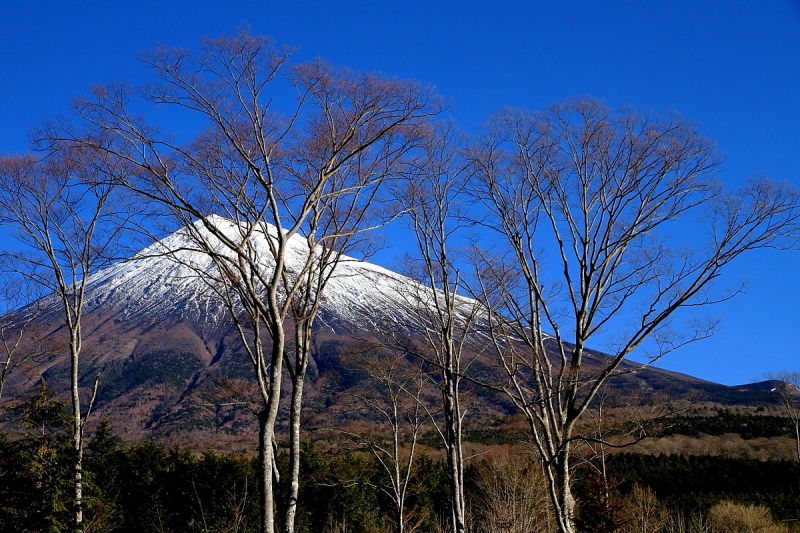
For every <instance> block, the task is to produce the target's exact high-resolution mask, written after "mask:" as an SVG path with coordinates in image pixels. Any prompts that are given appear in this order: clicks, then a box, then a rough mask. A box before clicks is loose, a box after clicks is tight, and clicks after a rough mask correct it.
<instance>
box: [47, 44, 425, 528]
mask: <svg viewBox="0 0 800 533" xmlns="http://www.w3.org/2000/svg"><path fill="white" fill-rule="evenodd" d="M289 56H290V51H289V50H286V49H278V48H276V47H274V46H273V45H272V43H271V42H270V41H269V40H268V39H266V38H262V37H255V36H251V35H249V34H248V33H247V32H246V31H240V32H239V33H238V34H237V35H235V36H233V37H230V38H221V39H218V40H207V41H204V42H203V43H202V46H201V47H200V50H199V53H197V54H195V53H193V52H192V51H190V50H184V49H172V48H159V49H156V50H154V51H152V52H150V53H148V54H145V55H144V61H145V64H146V65H147V66H148V67H149V68H150V69H152V71H153V72H154V73H155V75H156V76H157V77H158V79H159V81H158V82H157V83H154V84H151V85H148V86H145V87H143V88H140V90H139V91H140V92H141V94H142V95H143V96H144V98H145V99H146V100H149V101H150V102H152V103H154V104H156V105H169V106H175V107H177V108H179V109H181V110H183V111H187V112H189V113H191V114H193V115H195V116H199V117H200V118H201V119H203V120H204V121H205V124H206V127H205V129H204V130H203V131H201V132H200V133H199V134H198V135H197V136H196V137H195V138H194V139H193V140H191V141H190V142H188V143H179V142H177V141H176V140H175V138H174V137H170V136H166V135H162V134H161V131H160V130H159V129H158V128H156V127H153V126H151V125H149V124H148V123H147V122H145V120H144V119H143V118H141V117H139V116H137V115H134V114H133V112H132V111H131V109H132V107H133V105H135V104H134V101H135V98H134V97H135V96H136V94H137V93H136V91H134V90H132V89H131V88H129V87H125V86H118V85H113V86H105V87H99V88H96V89H95V98H94V99H93V100H91V101H90V100H84V101H79V102H77V103H76V110H77V112H78V114H79V116H80V117H81V118H82V119H83V124H84V126H85V128H84V130H83V131H82V132H79V133H73V132H70V131H69V130H66V132H65V131H54V132H52V133H50V134H49V135H48V138H49V139H50V141H51V142H53V143H54V144H56V145H57V146H71V145H73V144H76V143H77V144H78V145H82V146H90V147H93V148H97V149H101V150H105V151H106V152H107V153H109V154H110V155H112V156H114V157H116V159H117V163H118V168H119V169H122V172H124V173H125V178H124V179H123V180H122V182H123V183H124V184H125V185H126V186H128V187H130V188H131V189H133V190H135V191H136V192H138V193H139V194H141V195H143V196H144V197H145V198H148V199H150V200H153V201H155V202H158V203H160V205H162V206H163V207H164V209H165V210H166V211H167V212H168V213H169V214H170V215H171V216H172V217H173V218H174V220H176V221H177V222H178V223H179V224H180V225H182V226H184V227H186V228H187V230H186V232H187V233H186V234H187V235H188V236H189V237H190V240H191V241H192V244H191V245H189V246H190V247H192V248H193V249H195V250H197V251H200V252H201V253H202V254H203V255H204V256H206V257H208V258H211V259H212V261H213V268H211V269H210V270H209V271H207V273H206V274H207V275H209V276H211V277H212V278H213V279H214V280H217V281H220V282H222V283H223V284H225V289H224V290H226V291H229V292H230V295H231V296H232V297H233V298H234V300H235V305H232V306H230V310H231V311H232V312H233V313H234V315H235V316H236V317H239V318H238V319H237V327H238V330H239V333H240V337H241V339H242V343H243V345H244V346H245V349H246V351H247V353H248V355H249V357H250V361H251V363H252V365H253V369H254V371H255V375H256V381H257V382H258V386H259V390H260V394H261V400H262V409H261V411H260V413H259V420H260V440H259V442H260V454H259V455H260V457H261V475H260V485H261V494H262V501H261V502H260V505H261V510H262V520H261V528H262V531H264V532H270V533H272V531H274V528H275V520H274V510H273V509H274V504H275V499H274V490H273V489H274V487H273V479H272V473H273V471H274V453H273V451H272V449H273V446H272V444H273V442H274V431H275V422H276V419H277V415H278V409H279V401H280V398H281V378H282V371H283V367H284V364H283V363H284V359H286V361H287V362H289V363H292V364H291V365H290V366H289V372H290V374H291V377H292V385H293V393H292V401H291V412H290V428H291V429H290V435H289V436H290V449H291V453H290V457H291V463H292V464H291V466H290V480H289V486H290V490H289V491H288V497H287V502H286V506H285V513H286V514H285V517H284V521H283V529H284V531H287V533H288V532H291V531H292V530H293V526H294V509H295V507H296V497H297V487H298V486H299V483H298V480H297V476H298V473H299V469H298V466H299V451H300V448H299V420H300V418H299V413H300V408H301V403H302V389H303V376H304V375H305V369H306V364H307V358H308V350H309V349H310V340H309V339H310V335H311V332H312V327H313V323H314V317H315V316H316V313H317V311H318V309H319V303H320V301H321V300H320V298H322V290H323V289H324V286H325V284H326V283H327V280H329V279H330V277H331V276H332V275H333V273H334V271H335V268H336V265H338V263H339V262H340V261H341V259H342V257H343V256H342V254H343V253H345V252H347V251H348V250H350V249H351V246H353V245H354V241H358V240H359V239H357V238H356V237H355V236H356V235H358V234H359V233H360V232H362V231H364V230H365V229H366V228H367V227H369V226H370V225H371V223H370V222H369V221H370V220H372V215H373V213H372V211H371V204H372V202H373V201H374V200H375V198H377V197H378V195H379V191H380V189H381V188H380V185H381V183H382V182H383V180H385V179H387V178H388V177H391V176H392V175H393V174H394V173H395V165H396V162H397V161H398V159H399V158H401V157H402V156H403V155H404V154H405V153H406V152H407V150H408V149H409V147H410V146H412V145H413V143H414V139H415V137H416V135H417V128H418V126H419V123H420V121H421V120H422V119H423V118H424V117H426V116H428V115H430V114H432V113H435V112H437V111H438V109H439V107H440V104H439V103H438V99H437V98H436V97H435V96H434V95H433V94H432V92H431V91H430V90H429V89H427V88H424V87H420V86H418V85H417V84H415V83H411V82H403V81H396V80H391V79H387V78H385V77H383V76H380V75H373V74H363V73H357V72H352V71H348V70H345V69H336V68H334V67H332V66H330V65H329V64H326V63H323V62H321V61H317V62H314V63H310V64H305V65H296V66H291V67H290V66H289V65H288V61H289ZM283 74H285V77H282V75H283ZM281 83H284V84H283V85H280V84H281ZM275 84H278V86H279V87H278V88H277V89H276V90H273V86H274V85H275ZM286 94H290V95H291V94H295V95H296V99H295V100H294V101H293V102H292V103H290V104H289V105H287V106H284V107H283V108H282V109H276V105H277V104H276V105H273V96H275V95H278V96H280V95H286ZM287 110H288V111H287ZM282 112H283V113H282ZM212 214H216V215H219V216H216V217H215V216H210V215H212ZM287 327H294V333H295V336H296V338H295V343H294V346H293V348H294V356H293V357H289V356H288V355H287V354H286V350H287V348H292V346H291V345H290V344H287V331H286V328H287ZM289 335H290V336H291V333H289Z"/></svg>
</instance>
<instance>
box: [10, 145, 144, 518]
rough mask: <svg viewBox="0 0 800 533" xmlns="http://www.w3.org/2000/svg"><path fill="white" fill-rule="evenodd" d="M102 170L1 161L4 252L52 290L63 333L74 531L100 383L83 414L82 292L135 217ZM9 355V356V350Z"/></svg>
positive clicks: (81, 160) (92, 156) (80, 155)
mask: <svg viewBox="0 0 800 533" xmlns="http://www.w3.org/2000/svg"><path fill="white" fill-rule="evenodd" d="M98 156H99V157H98ZM104 165H105V163H104V161H103V157H102V154H97V153H94V152H92V151H86V150H69V151H62V152H59V153H57V154H50V155H49V157H45V158H39V157H35V156H14V157H5V158H2V159H0V212H2V214H0V224H4V225H6V226H7V227H10V228H12V229H13V230H14V231H15V237H16V239H17V241H18V245H17V247H16V250H17V251H15V252H9V254H11V256H12V257H13V258H14V259H15V260H16V262H17V264H18V265H20V266H19V273H20V274H23V275H24V276H26V277H27V278H28V281H30V282H32V283H35V284H38V285H40V286H41V287H43V289H44V291H45V292H46V293H50V294H49V295H47V296H46V298H48V300H45V301H44V302H39V305H47V304H48V303H51V304H54V306H55V308H56V309H60V313H58V314H59V315H60V321H63V325H64V331H66V333H67V338H66V339H64V345H65V346H67V348H68V349H67V352H68V357H69V366H70V372H69V375H70V399H71V407H72V417H71V418H72V439H73V451H74V457H75V463H74V473H75V484H74V487H75V497H74V501H75V525H76V527H80V526H81V523H82V521H83V513H82V498H83V483H82V458H83V447H84V438H83V433H84V428H85V425H86V421H87V420H88V418H89V414H90V412H91V409H92V403H93V401H94V396H95V394H96V392H97V383H98V379H99V376H97V379H96V380H95V385H94V391H93V392H92V394H91V399H90V400H89V402H88V407H87V409H86V410H85V412H84V410H83V408H82V407H81V394H80V390H79V378H80V376H79V373H78V364H79V360H80V355H81V351H82V349H83V341H84V334H83V330H82V318H83V306H84V294H85V288H86V283H87V281H88V279H89V276H90V275H91V274H92V273H94V272H95V271H97V270H98V269H99V268H101V267H102V266H104V265H106V264H108V261H109V260H110V259H113V256H114V251H115V249H116V246H117V245H118V244H119V242H120V239H121V238H122V236H123V235H124V232H125V230H126V228H127V221H128V220H130V219H131V218H133V217H135V215H136V212H135V210H133V209H131V208H130V206H129V205H127V204H126V203H125V202H124V201H122V198H121V197H120V196H119V194H118V193H119V191H118V189H117V188H116V187H115V186H114V185H113V184H109V183H107V182H104V181H102V180H99V179H98V177H99V176H101V175H102V173H101V172H100V171H99V170H98V169H100V168H102V167H103V166H104ZM28 311H32V309H29V310H28ZM34 316H35V315H34ZM6 353H7V355H8V356H9V357H10V356H11V355H12V354H10V353H9V348H8V345H6Z"/></svg>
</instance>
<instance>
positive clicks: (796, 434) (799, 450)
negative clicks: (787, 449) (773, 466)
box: [794, 420, 800, 461]
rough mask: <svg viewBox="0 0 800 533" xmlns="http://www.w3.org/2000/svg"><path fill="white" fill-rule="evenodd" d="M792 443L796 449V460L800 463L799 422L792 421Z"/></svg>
mask: <svg viewBox="0 0 800 533" xmlns="http://www.w3.org/2000/svg"><path fill="white" fill-rule="evenodd" d="M794 443H795V446H796V448H797V460H798V461H800V420H795V421H794Z"/></svg>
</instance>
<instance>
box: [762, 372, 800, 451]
mask: <svg viewBox="0 0 800 533" xmlns="http://www.w3.org/2000/svg"><path fill="white" fill-rule="evenodd" d="M765 377H766V378H767V379H769V380H770V381H772V384H773V385H774V387H775V392H777V393H778V396H779V397H780V399H781V403H783V408H784V409H786V414H788V415H789V419H790V420H791V421H792V424H793V425H794V439H795V449H796V451H797V460H798V461H800V372H790V371H789V370H782V371H780V372H770V373H767V374H765Z"/></svg>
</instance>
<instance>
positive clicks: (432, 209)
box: [388, 123, 483, 533]
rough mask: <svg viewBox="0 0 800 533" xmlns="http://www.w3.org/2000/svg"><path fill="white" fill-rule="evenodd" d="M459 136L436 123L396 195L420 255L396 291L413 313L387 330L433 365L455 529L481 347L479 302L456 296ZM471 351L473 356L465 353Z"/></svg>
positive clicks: (461, 204) (460, 515)
mask: <svg viewBox="0 0 800 533" xmlns="http://www.w3.org/2000/svg"><path fill="white" fill-rule="evenodd" d="M459 150H460V138H459V134H458V132H457V131H456V129H455V127H454V125H453V124H452V123H443V124H439V125H437V126H436V127H433V128H432V129H431V131H430V132H429V134H428V135H427V136H426V137H425V140H424V142H423V143H422V144H421V146H420V148H419V149H418V151H417V157H415V158H414V159H413V160H412V161H411V163H410V164H409V165H408V168H407V171H406V175H405V179H404V180H403V181H402V182H401V183H400V185H399V187H398V188H397V189H396V191H395V197H396V199H397V201H398V202H399V204H400V205H401V206H402V208H403V211H404V212H405V213H406V216H407V220H408V221H409V224H408V225H409V227H410V229H411V230H412V232H413V235H414V237H415V239H416V245H417V250H416V254H415V255H413V256H409V257H408V258H407V260H406V267H407V274H408V275H409V276H410V277H411V278H412V279H414V280H415V281H417V282H418V283H417V284H410V283H405V282H403V284H402V286H401V287H399V290H398V292H399V294H400V295H401V297H402V298H403V300H404V306H405V308H406V309H405V311H406V312H407V313H408V314H409V315H410V316H411V317H412V322H411V323H410V324H407V325H406V327H405V329H404V331H402V332H399V331H397V328H393V327H390V328H389V331H388V333H389V337H390V338H392V339H393V342H392V347H393V348H395V349H399V350H402V351H404V352H406V353H409V354H412V355H413V356H415V357H417V358H418V359H420V360H422V361H424V362H426V363H427V364H428V365H430V366H431V367H432V368H433V369H435V372H434V374H435V376H436V379H434V383H435V384H436V386H437V387H438V388H439V390H440V393H441V398H442V414H443V417H444V420H443V421H442V422H441V424H440V423H438V422H437V421H436V419H435V418H433V417H432V418H431V420H432V422H433V424H434V427H435V429H436V431H437V432H438V433H439V436H440V437H441V439H442V442H443V444H444V447H445V450H446V457H447V468H448V472H449V482H450V506H451V511H452V512H451V527H452V531H453V532H455V533H462V532H463V531H464V529H465V514H466V504H465V499H464V454H463V451H462V447H461V437H462V425H463V420H464V416H465V415H466V409H465V406H464V404H463V403H462V398H461V382H462V376H463V375H464V372H465V371H466V370H467V368H468V366H469V363H470V362H471V361H472V360H473V359H474V357H475V356H474V354H475V352H476V351H477V350H478V347H477V339H478V337H477V336H476V335H475V333H476V328H475V326H476V321H477V318H478V317H479V315H480V314H481V310H482V309H483V308H482V307H481V305H480V304H479V303H478V302H476V301H473V300H469V299H467V298H464V297H462V296H460V295H459V292H466V290H465V289H464V286H463V281H464V280H463V279H462V277H461V274H460V272H459V270H458V266H457V262H458V260H459V258H460V255H459V253H458V251H457V249H456V248H455V245H454V241H455V239H456V238H457V237H458V233H459V231H461V230H463V229H464V228H465V226H467V225H468V223H467V222H466V219H465V210H466V209H468V206H467V204H466V203H465V198H464V194H463V192H464V188H465V187H466V184H467V179H466V178H467V174H466V171H465V170H466V169H465V167H464V160H463V158H461V157H460V156H461V154H460V152H459ZM468 354H469V355H468Z"/></svg>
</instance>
